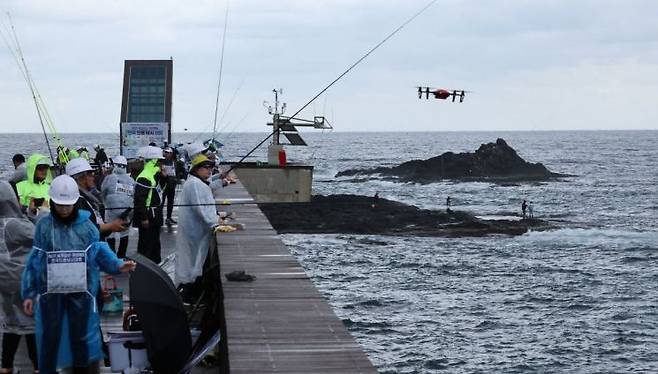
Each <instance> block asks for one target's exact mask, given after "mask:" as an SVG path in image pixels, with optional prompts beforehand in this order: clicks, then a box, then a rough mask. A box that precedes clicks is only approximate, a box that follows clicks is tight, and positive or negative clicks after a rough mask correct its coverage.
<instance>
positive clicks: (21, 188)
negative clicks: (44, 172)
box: [16, 180, 50, 206]
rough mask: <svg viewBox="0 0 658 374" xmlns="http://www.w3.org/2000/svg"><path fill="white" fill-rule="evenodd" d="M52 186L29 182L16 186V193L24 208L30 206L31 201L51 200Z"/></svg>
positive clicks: (25, 181) (22, 182)
mask: <svg viewBox="0 0 658 374" xmlns="http://www.w3.org/2000/svg"><path fill="white" fill-rule="evenodd" d="M49 189H50V185H49V184H48V183H46V182H40V183H34V182H30V181H27V180H24V181H21V182H19V183H17V184H16V191H17V192H18V198H19V200H20V203H21V205H22V206H30V199H46V200H48V199H49V197H50V196H49V195H48V190H49Z"/></svg>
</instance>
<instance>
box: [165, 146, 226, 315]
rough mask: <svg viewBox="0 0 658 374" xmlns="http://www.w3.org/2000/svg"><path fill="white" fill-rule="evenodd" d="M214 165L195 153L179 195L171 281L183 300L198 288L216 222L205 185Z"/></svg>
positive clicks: (188, 297) (195, 295)
mask: <svg viewBox="0 0 658 374" xmlns="http://www.w3.org/2000/svg"><path fill="white" fill-rule="evenodd" d="M214 165H215V164H214V163H213V162H212V161H210V160H209V159H208V157H206V156H205V155H203V154H199V155H197V156H196V157H195V158H194V159H193V160H192V169H191V170H190V175H189V176H188V177H187V180H186V181H185V183H184V184H183V191H181V194H180V205H181V206H180V208H179V210H178V235H176V262H175V267H176V276H175V283H176V285H180V288H181V293H182V297H183V301H186V302H190V301H192V300H193V299H195V298H196V297H197V296H198V294H199V293H200V291H201V290H200V287H201V284H200V283H201V282H200V279H201V278H200V277H201V274H202V272H203V263H204V262H205V260H206V257H207V256H208V250H209V248H210V240H211V239H212V235H213V228H215V227H216V226H217V225H218V221H219V216H218V215H217V210H216V209H215V206H214V204H215V199H214V198H213V196H212V191H211V190H210V186H209V185H208V179H209V178H210V173H211V172H212V169H213V167H214Z"/></svg>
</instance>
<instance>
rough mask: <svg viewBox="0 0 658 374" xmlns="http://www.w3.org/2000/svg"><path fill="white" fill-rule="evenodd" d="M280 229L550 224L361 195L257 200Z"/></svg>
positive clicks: (459, 230)
mask: <svg viewBox="0 0 658 374" xmlns="http://www.w3.org/2000/svg"><path fill="white" fill-rule="evenodd" d="M259 206H260V208H261V210H262V211H263V213H265V215H266V216H267V218H268V219H269V221H270V223H271V224H272V226H273V227H274V229H275V230H276V231H277V232H278V233H280V234H283V233H305V234H324V233H341V234H379V235H404V236H452V237H455V236H484V235H490V234H507V235H521V234H523V233H525V232H526V231H528V229H529V228H532V229H533V230H542V229H548V228H550V227H551V225H550V224H548V223H547V222H544V221H541V220H538V219H526V220H520V219H519V220H495V221H494V220H491V221H489V220H482V219H478V218H477V217H475V216H473V215H472V214H470V213H467V212H461V211H452V212H446V211H435V210H425V209H420V208H417V207H415V206H411V205H406V204H403V203H400V202H396V201H392V200H387V199H382V198H376V199H375V198H374V197H368V196H359V195H330V196H321V195H316V196H313V197H312V200H311V202H310V203H294V204H281V203H277V204H259Z"/></svg>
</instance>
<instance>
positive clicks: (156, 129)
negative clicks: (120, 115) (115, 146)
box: [121, 122, 169, 159]
mask: <svg viewBox="0 0 658 374" xmlns="http://www.w3.org/2000/svg"><path fill="white" fill-rule="evenodd" d="M168 139H169V123H166V122H157V123H143V122H123V123H121V145H122V150H123V155H124V156H125V157H126V158H127V159H131V158H137V151H138V150H139V149H140V148H141V147H145V146H147V145H149V143H155V144H156V145H157V146H158V147H162V145H163V144H164V142H165V141H168Z"/></svg>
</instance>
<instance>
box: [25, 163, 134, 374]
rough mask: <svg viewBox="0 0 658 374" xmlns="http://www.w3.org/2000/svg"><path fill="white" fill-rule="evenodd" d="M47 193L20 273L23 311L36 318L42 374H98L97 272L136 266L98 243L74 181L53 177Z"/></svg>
mask: <svg viewBox="0 0 658 374" xmlns="http://www.w3.org/2000/svg"><path fill="white" fill-rule="evenodd" d="M49 193H50V207H51V213H50V214H49V215H46V216H45V217H43V218H42V219H41V220H39V221H38V222H37V224H36V227H35V230H34V242H33V246H32V252H31V253H30V255H29V258H28V259H27V262H26V265H25V270H24V271H23V277H22V281H21V296H22V298H23V311H24V312H25V313H26V314H27V315H34V316H35V324H36V329H35V330H36V337H37V339H36V341H37V352H38V358H39V359H38V361H39V370H40V371H41V372H42V373H54V372H56V371H57V370H58V369H64V368H69V367H72V368H73V373H92V372H96V373H97V372H98V371H99V368H98V362H99V360H101V359H102V358H103V355H102V351H101V341H102V336H101V334H100V318H99V315H98V309H99V308H98V307H97V306H96V305H95V300H96V296H97V294H98V291H99V288H100V271H104V272H106V273H108V274H119V273H125V272H128V271H132V270H134V269H135V266H136V265H135V263H134V262H133V261H124V260H120V259H119V258H117V256H116V255H115V254H114V252H112V251H111V250H110V247H108V245H107V243H105V242H100V241H99V239H100V237H99V232H98V230H97V229H96V226H94V225H93V224H92V223H91V222H90V220H89V216H90V213H89V212H88V211H86V210H81V209H78V208H77V207H76V206H75V203H76V202H77V201H78V199H79V198H80V193H79V188H78V183H76V181H75V180H74V179H73V178H71V177H70V176H68V175H60V176H59V177H57V178H55V179H54V180H53V182H52V184H51V186H50V191H49Z"/></svg>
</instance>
